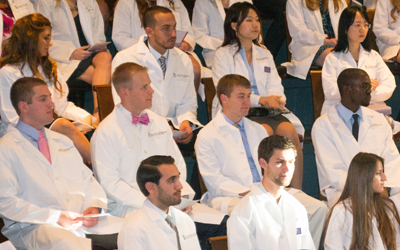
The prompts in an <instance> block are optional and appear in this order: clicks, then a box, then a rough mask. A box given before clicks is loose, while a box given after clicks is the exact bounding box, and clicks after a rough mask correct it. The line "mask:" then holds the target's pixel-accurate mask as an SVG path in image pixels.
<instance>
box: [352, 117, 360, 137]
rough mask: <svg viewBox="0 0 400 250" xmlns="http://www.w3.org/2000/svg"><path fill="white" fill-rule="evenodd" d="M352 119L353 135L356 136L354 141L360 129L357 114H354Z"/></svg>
mask: <svg viewBox="0 0 400 250" xmlns="http://www.w3.org/2000/svg"><path fill="white" fill-rule="evenodd" d="M353 119H354V122H353V136H354V138H356V141H358V130H359V129H360V125H358V115H357V114H354V115H353Z"/></svg>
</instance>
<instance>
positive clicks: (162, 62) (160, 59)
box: [158, 56, 167, 79]
mask: <svg viewBox="0 0 400 250" xmlns="http://www.w3.org/2000/svg"><path fill="white" fill-rule="evenodd" d="M166 59H167V58H165V56H160V58H158V62H159V64H160V67H161V70H162V73H163V78H164V79H165V72H166V71H167V64H166V63H165V60H166Z"/></svg>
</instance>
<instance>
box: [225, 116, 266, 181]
mask: <svg viewBox="0 0 400 250" xmlns="http://www.w3.org/2000/svg"><path fill="white" fill-rule="evenodd" d="M222 115H223V116H224V118H225V120H226V121H227V122H228V123H229V124H231V125H233V124H234V122H233V121H231V120H230V119H229V118H228V117H226V116H225V114H224V113H223V112H222ZM237 124H239V126H240V129H239V130H240V135H241V136H242V141H243V146H244V149H245V151H246V156H247V161H248V162H249V165H250V170H251V174H252V176H253V182H260V181H261V178H260V175H259V174H258V170H257V166H256V164H255V162H254V159H253V156H252V155H251V151H250V146H249V142H248V141H247V136H246V131H245V129H244V119H243V118H242V119H241V120H240V121H239V122H238V123H237Z"/></svg>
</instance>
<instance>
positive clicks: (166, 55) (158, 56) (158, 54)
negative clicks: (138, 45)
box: [148, 42, 169, 61]
mask: <svg viewBox="0 0 400 250" xmlns="http://www.w3.org/2000/svg"><path fill="white" fill-rule="evenodd" d="M148 45H149V50H150V53H151V54H152V55H153V56H154V57H155V58H156V60H157V61H158V59H160V57H161V56H164V57H165V60H168V55H169V49H167V51H166V52H165V53H164V55H161V54H160V53H158V51H157V50H155V49H153V47H151V45H150V42H149V43H148Z"/></svg>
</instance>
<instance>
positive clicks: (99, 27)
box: [90, 0, 106, 44]
mask: <svg viewBox="0 0 400 250" xmlns="http://www.w3.org/2000/svg"><path fill="white" fill-rule="evenodd" d="M92 5H93V9H94V12H93V13H92V15H90V17H91V18H92V20H91V22H92V32H93V40H94V43H95V44H96V43H104V42H105V41H106V36H105V35H104V19H103V16H102V15H101V12H100V7H99V5H98V4H97V2H96V1H95V0H93V1H92Z"/></svg>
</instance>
